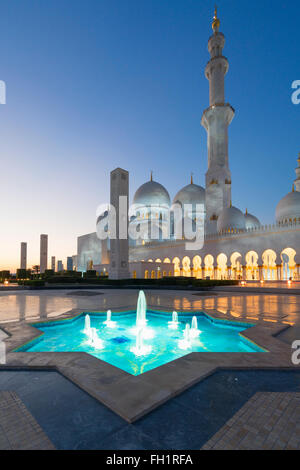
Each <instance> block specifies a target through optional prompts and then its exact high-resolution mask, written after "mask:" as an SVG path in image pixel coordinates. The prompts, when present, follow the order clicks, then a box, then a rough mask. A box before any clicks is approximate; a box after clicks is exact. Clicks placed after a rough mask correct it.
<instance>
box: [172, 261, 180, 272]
mask: <svg viewBox="0 0 300 470" xmlns="http://www.w3.org/2000/svg"><path fill="white" fill-rule="evenodd" d="M172 263H173V264H174V276H180V259H179V258H178V257H177V256H176V257H175V258H173V261H172Z"/></svg>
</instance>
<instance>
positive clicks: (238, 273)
mask: <svg viewBox="0 0 300 470" xmlns="http://www.w3.org/2000/svg"><path fill="white" fill-rule="evenodd" d="M230 263H231V276H230V277H231V279H234V280H236V279H242V277H243V266H242V255H241V253H239V252H238V251H235V252H234V253H232V255H231V257H230Z"/></svg>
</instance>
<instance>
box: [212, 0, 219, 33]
mask: <svg viewBox="0 0 300 470" xmlns="http://www.w3.org/2000/svg"><path fill="white" fill-rule="evenodd" d="M211 27H212V30H213V32H214V33H218V32H219V28H220V20H219V18H218V7H217V5H215V14H214V18H213V22H212V25H211Z"/></svg>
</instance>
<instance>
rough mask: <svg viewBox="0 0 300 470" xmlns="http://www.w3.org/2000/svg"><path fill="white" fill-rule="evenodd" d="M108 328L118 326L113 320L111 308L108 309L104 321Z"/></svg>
mask: <svg viewBox="0 0 300 470" xmlns="http://www.w3.org/2000/svg"><path fill="white" fill-rule="evenodd" d="M103 323H104V324H105V325H106V326H107V327H108V328H115V327H116V326H117V322H116V321H112V319H111V310H107V314H106V320H105V322H103Z"/></svg>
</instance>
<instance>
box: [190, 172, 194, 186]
mask: <svg viewBox="0 0 300 470" xmlns="http://www.w3.org/2000/svg"><path fill="white" fill-rule="evenodd" d="M191 184H194V180H193V173H191Z"/></svg>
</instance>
